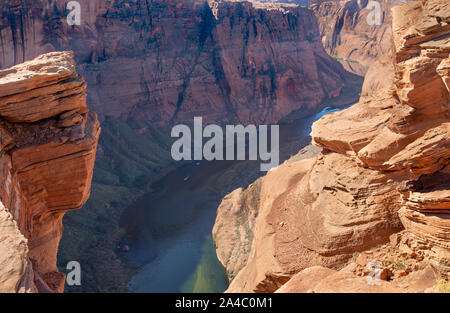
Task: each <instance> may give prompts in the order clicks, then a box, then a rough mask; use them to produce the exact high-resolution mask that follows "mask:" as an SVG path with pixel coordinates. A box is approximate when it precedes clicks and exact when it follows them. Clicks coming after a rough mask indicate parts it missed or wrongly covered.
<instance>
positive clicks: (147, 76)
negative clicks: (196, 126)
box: [0, 0, 349, 125]
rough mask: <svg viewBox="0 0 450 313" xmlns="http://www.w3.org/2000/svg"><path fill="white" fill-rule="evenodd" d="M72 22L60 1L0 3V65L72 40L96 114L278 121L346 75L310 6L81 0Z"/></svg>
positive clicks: (335, 89) (65, 46) (332, 91)
mask: <svg viewBox="0 0 450 313" xmlns="http://www.w3.org/2000/svg"><path fill="white" fill-rule="evenodd" d="M79 2H80V4H81V7H82V14H81V16H82V23H81V25H80V26H74V27H71V26H68V25H67V23H66V15H65V14H66V13H67V12H66V11H65V3H66V1H58V0H52V1H50V2H49V1H43V0H39V1H35V0H32V1H31V0H22V1H18V0H15V1H12V0H8V1H3V2H2V3H1V4H0V8H1V12H3V16H2V17H1V18H0V20H1V22H0V23H1V25H2V26H3V27H2V28H1V29H0V39H1V40H0V67H2V68H4V67H7V66H11V65H13V64H15V63H17V62H22V61H23V60H26V59H30V58H33V57H35V56H37V55H39V54H41V53H43V52H48V51H54V50H73V51H74V52H75V57H76V61H77V64H78V70H79V72H80V73H81V74H82V75H83V76H84V77H85V78H86V80H87V82H88V93H89V95H90V97H89V99H88V105H89V107H91V108H92V109H93V110H95V111H96V112H97V113H99V115H100V116H101V117H103V116H105V115H111V116H114V117H120V118H122V119H127V118H132V119H137V120H139V119H144V120H146V121H152V122H153V123H155V124H156V123H157V124H163V125H167V124H168V123H171V122H179V121H189V122H192V117H193V116H200V115H201V116H203V117H204V119H206V120H208V121H219V122H227V121H240V122H242V123H262V122H267V123H268V122H275V121H278V120H279V119H280V118H281V117H283V116H285V115H287V114H288V113H290V112H291V111H293V110H296V109H299V108H304V109H309V108H313V107H315V106H317V105H318V104H319V103H320V102H321V101H323V100H324V99H327V98H332V97H334V96H336V95H338V94H339V92H340V90H341V88H342V87H343V86H344V82H345V80H346V79H348V78H349V76H348V73H346V72H345V71H344V70H343V69H342V67H341V66H340V65H339V64H338V62H336V61H335V60H333V59H332V58H330V57H329V56H328V55H327V53H326V52H325V50H324V49H323V47H322V44H321V37H320V35H319V30H318V26H317V22H316V18H315V16H314V14H313V12H312V11H311V10H308V9H306V8H302V7H299V6H295V5H294V6H287V7H286V9H284V10H283V11H280V10H266V9H264V8H258V6H255V7H254V6H253V5H252V4H251V3H249V2H239V3H238V2H228V1H222V2H220V3H219V4H218V6H217V14H216V17H215V16H214V15H213V13H212V10H211V9H210V7H209V6H208V3H207V1H178V0H160V1H144V0H139V1H130V0H116V1H109V2H108V1H105V0H82V1H79Z"/></svg>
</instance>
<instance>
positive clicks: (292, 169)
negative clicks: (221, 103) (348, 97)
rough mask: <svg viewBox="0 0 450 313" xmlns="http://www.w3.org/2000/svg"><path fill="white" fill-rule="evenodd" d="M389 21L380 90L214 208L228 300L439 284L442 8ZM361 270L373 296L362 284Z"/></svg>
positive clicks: (435, 3)
mask: <svg viewBox="0 0 450 313" xmlns="http://www.w3.org/2000/svg"><path fill="white" fill-rule="evenodd" d="M392 14H393V23H392V33H393V51H394V56H393V60H391V62H385V63H383V64H384V66H385V68H384V69H385V70H386V71H385V73H391V74H389V75H392V77H390V78H387V80H388V81H392V84H390V85H385V86H384V87H383V88H377V89H372V90H370V88H367V89H366V92H367V93H366V94H364V95H362V97H361V99H360V102H359V103H358V104H355V105H354V106H352V107H350V108H348V109H346V110H344V111H341V112H336V113H332V114H328V115H326V116H324V117H323V118H321V119H320V120H319V121H317V122H316V123H314V125H313V128H312V134H311V136H312V139H313V144H314V145H315V146H316V148H313V146H311V147H308V148H307V149H305V150H302V151H301V152H300V153H299V154H298V155H297V156H295V157H293V158H291V160H289V161H287V162H285V163H284V164H282V165H280V166H279V167H278V168H276V169H273V170H272V171H271V172H269V173H268V174H267V176H265V177H263V178H261V179H260V180H258V181H257V182H255V183H254V184H252V185H251V186H250V187H248V188H247V189H245V190H242V189H239V190H236V191H234V192H233V193H231V194H230V195H228V196H226V197H225V198H224V200H223V202H222V203H221V205H220V207H219V208H218V213H217V219H216V223H215V226H214V230H213V236H214V241H215V244H216V247H217V254H218V257H219V260H220V261H221V262H222V264H223V265H224V266H225V268H226V269H227V272H228V274H229V277H230V279H231V280H232V281H231V284H230V287H229V289H228V291H229V292H274V291H276V290H278V289H279V292H306V291H312V292H404V291H411V292H423V291H439V290H438V289H436V288H437V287H436V281H438V280H439V279H440V278H447V279H448V278H449V273H450V266H449V265H450V237H449V229H450V206H449V204H450V201H449V199H450V185H449V184H450V175H449V173H450V172H449V166H450V165H449V163H450V139H449V138H450V136H449V135H450V96H449V90H450V85H449V82H450V79H449V64H450V63H449V62H450V59H449V53H450V5H449V3H448V1H446V0H422V1H415V2H411V3H408V4H405V5H402V6H397V7H394V8H393V10H392ZM388 67H391V69H389V68H388ZM367 79H371V78H370V77H368V78H367ZM365 84H366V85H370V84H369V83H368V82H367V81H366V83H365ZM314 149H318V150H319V151H321V152H318V150H314ZM313 152H315V153H313ZM314 154H315V156H313V155H314ZM371 261H376V262H378V264H379V265H377V266H379V267H380V271H381V273H380V278H381V280H382V281H381V282H380V284H379V285H370V284H368V283H367V281H366V278H367V277H364V276H367V275H368V274H369V273H371V270H368V269H367V265H368V264H369V263H370V262H371Z"/></svg>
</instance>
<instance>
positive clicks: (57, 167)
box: [0, 52, 100, 292]
mask: <svg viewBox="0 0 450 313" xmlns="http://www.w3.org/2000/svg"><path fill="white" fill-rule="evenodd" d="M74 116H75V117H74ZM68 119H70V123H67V122H65V123H64V125H62V124H61V122H62V121H67V120H68ZM99 133H100V127H99V123H98V121H97V116H96V114H95V113H93V112H90V111H89V110H88V109H87V107H86V83H85V82H84V80H83V78H82V77H81V76H79V75H78V74H77V72H76V70H75V62H74V60H73V54H72V53H71V52H53V53H49V54H45V55H42V56H40V57H38V58H36V59H34V60H32V61H29V62H25V63H23V64H20V65H17V66H14V67H12V68H9V69H6V70H2V71H0V142H1V155H0V177H1V178H2V179H1V182H0V198H1V202H2V203H3V205H4V206H5V207H6V209H5V208H3V205H2V206H0V208H1V210H0V214H1V218H0V221H1V222H0V224H1V231H0V236H2V240H0V242H1V244H2V247H1V248H0V249H1V250H2V253H0V254H1V256H2V258H4V257H5V256H7V257H6V259H2V260H1V261H0V262H1V264H2V266H1V269H0V281H1V283H0V288H5V289H4V291H10V292H14V291H31V292H32V291H36V290H37V291H40V292H50V291H62V290H63V289H64V282H65V275H64V274H62V273H60V272H58V269H57V267H56V256H57V250H58V245H59V240H60V238H61V235H62V231H63V225H62V218H63V216H64V213H65V212H66V211H68V210H73V209H79V208H81V206H82V205H83V204H84V203H85V202H86V200H87V199H88V197H89V194H90V184H91V179H92V173H93V167H94V160H95V153H96V147H97V141H98V137H99ZM3 239H4V240H3ZM4 250H5V253H3V251H4ZM5 281H6V283H5Z"/></svg>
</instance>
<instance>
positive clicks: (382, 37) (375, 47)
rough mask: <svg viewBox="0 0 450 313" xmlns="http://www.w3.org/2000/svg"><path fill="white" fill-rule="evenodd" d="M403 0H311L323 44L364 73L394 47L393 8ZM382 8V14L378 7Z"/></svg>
mask: <svg viewBox="0 0 450 313" xmlns="http://www.w3.org/2000/svg"><path fill="white" fill-rule="evenodd" d="M401 3H404V2H403V1H401V0H398V1H395V0H394V1H391V0H380V1H368V0H350V1H347V0H337V1H334V0H331V1H327V0H311V1H310V8H311V9H312V10H313V11H314V13H315V14H316V16H317V19H318V22H319V28H320V35H321V37H322V43H323V45H324V47H325V49H326V50H327V52H328V53H329V54H330V55H333V56H335V57H337V59H338V60H339V61H340V62H341V63H342V65H344V67H345V69H347V70H349V71H352V72H354V73H356V74H358V75H364V74H365V73H366V72H367V70H368V69H369V67H370V66H371V65H372V64H373V63H374V62H376V60H378V59H379V58H380V57H381V56H383V55H385V54H387V53H389V51H390V49H391V40H392V31H391V14H390V11H389V9H390V8H391V6H393V5H396V4H401ZM378 8H379V16H377V15H376V14H375V13H376V11H375V10H378Z"/></svg>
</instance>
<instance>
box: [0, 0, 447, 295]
mask: <svg viewBox="0 0 450 313" xmlns="http://www.w3.org/2000/svg"><path fill="white" fill-rule="evenodd" d="M397 2H401V3H403V2H406V1H387V0H383V1H380V2H379V3H380V4H381V13H382V16H381V24H380V25H368V24H367V16H368V14H369V13H370V11H369V10H368V9H367V8H366V6H367V4H368V1H366V0H361V1H356V0H350V1H319V0H317V1H315V0H311V1H308V2H307V1H295V0H292V1H290V0H286V1H249V2H241V1H234V0H222V1H217V0H210V1H200V0H192V1H177V0H156V1H145V0H114V1H106V0H79V3H80V4H81V8H82V12H81V18H82V22H81V25H79V26H69V25H68V24H67V23H66V16H67V13H68V11H67V9H66V7H65V5H66V2H65V1H58V0H49V1H44V0H38V1H36V0H7V1H2V2H1V3H0V9H1V11H0V12H1V15H0V69H2V70H0V147H1V150H0V151H1V157H0V173H1V175H3V180H2V181H1V183H0V198H1V202H2V204H0V228H1V229H2V231H1V232H0V292H55V291H56V292H62V291H63V290H64V281H65V275H64V274H63V273H61V272H59V271H58V268H59V270H61V269H62V268H63V267H65V265H66V263H67V262H69V261H72V260H74V259H76V260H77V261H80V262H81V263H82V264H83V285H82V286H81V287H79V288H77V287H71V288H66V291H67V289H69V291H90V292H92V291H103V292H117V291H128V286H127V283H128V282H129V281H130V277H132V276H133V275H135V273H136V269H135V268H134V267H133V265H130V264H129V263H128V262H127V261H125V259H127V258H128V259H129V260H130V259H131V260H132V259H133V258H134V259H139V257H142V256H140V255H138V254H139V252H140V251H139V249H136V248H135V247H134V246H131V249H132V250H131V251H129V250H130V246H129V245H127V244H126V243H127V242H126V241H125V243H124V241H123V240H124V233H126V231H127V230H124V228H126V227H125V226H124V225H123V224H121V223H122V222H123V221H121V219H122V220H123V216H125V217H127V215H128V216H130V214H132V213H134V212H136V211H139V210H142V211H145V212H146V213H145V214H147V215H144V216H149V217H151V218H153V217H154V216H157V217H158V216H166V215H170V214H173V216H178V217H179V218H180V219H181V218H182V217H183V218H184V217H185V215H182V214H178V213H176V212H174V213H172V211H171V210H172V209H173V205H172V206H170V203H169V204H168V203H167V201H168V200H167V199H170V195H168V198H162V199H160V198H158V195H159V194H158V192H159V190H157V189H153V187H154V183H155V182H161V181H162V184H163V186H165V185H164V184H166V185H169V186H172V185H173V186H177V185H176V184H179V183H180V182H179V178H180V177H181V180H183V178H186V177H187V176H186V175H188V174H185V169H184V168H181V169H180V170H179V171H178V172H177V171H176V170H175V169H176V167H177V166H179V165H175V164H174V162H173V160H172V159H171V157H170V146H171V143H172V140H171V138H170V136H169V134H170V127H171V126H173V125H175V124H178V123H189V122H192V120H193V117H194V116H202V117H203V119H204V120H205V122H207V123H213V122H214V123H219V124H225V123H241V124H263V123H278V122H280V120H281V121H283V120H284V119H286V118H288V119H291V120H292V121H298V120H301V119H302V118H305V117H306V118H308V117H310V116H313V115H314V114H316V113H317V112H319V111H320V110H321V109H323V108H324V107H326V106H328V105H330V103H333V104H334V105H335V106H338V107H341V108H342V107H344V106H345V107H346V106H348V105H350V104H353V103H354V102H353V101H354V100H353V99H354V98H355V96H357V97H358V98H359V102H358V103H357V104H355V105H353V106H352V107H350V108H348V109H346V110H343V111H340V112H336V113H331V114H327V115H326V116H324V117H323V118H322V119H320V120H319V121H317V122H316V123H314V125H313V128H312V132H311V137H312V144H311V145H308V146H307V147H306V148H304V149H302V150H301V151H299V152H298V153H292V147H297V150H295V152H297V151H298V147H299V146H300V145H303V144H304V142H303V139H304V138H303V137H302V139H301V140H297V139H298V138H297V137H295V136H294V138H296V140H297V141H296V142H289V143H286V147H280V148H281V149H286V151H285V152H286V155H287V157H286V158H284V159H287V158H288V156H289V155H292V156H291V158H289V160H287V161H286V162H285V163H283V164H282V165H280V166H279V167H277V168H275V169H273V170H271V171H270V172H269V173H268V174H267V175H266V176H264V177H261V178H258V179H257V180H256V181H255V182H254V183H252V184H250V186H248V187H247V188H239V189H236V190H234V191H232V192H231V193H229V194H228V195H225V197H224V198H223V200H222V203H221V204H220V206H219V208H218V211H217V216H216V223H215V225H214V229H213V240H214V244H215V248H216V249H217V251H216V252H217V257H218V259H219V261H220V262H221V263H222V265H223V266H224V268H225V269H226V272H227V276H228V279H229V281H230V285H229V288H228V290H227V291H228V292H355V291H356V292H361V291H362V292H380V291H381V292H404V291H411V292H423V291H439V285H438V284H437V281H439V280H440V279H441V280H442V279H443V278H447V279H448V273H449V271H450V263H449V262H450V261H449V260H450V247H449V239H450V238H449V236H448V233H449V232H448V230H449V228H450V224H449V216H450V211H449V210H450V208H449V206H448V204H449V197H450V195H449V179H448V177H449V168H448V167H449V165H448V164H449V159H448V158H449V155H450V153H449V149H450V144H449V140H448V137H449V132H450V130H449V127H450V126H449V88H450V87H449V82H450V78H449V68H450V63H449V52H450V47H449V37H450V35H449V32H450V29H449V25H450V21H449V16H450V12H449V5H448V3H447V2H448V1H445V0H421V1H408V3H407V4H403V5H401V6H395V7H394V5H396V4H398V3H397ZM391 9H392V11H391ZM391 12H392V13H391ZM65 50H70V51H73V53H72V52H55V51H65ZM362 75H365V80H364V85H363V86H362V90H361V83H362V80H361V78H360V76H362ZM359 93H360V94H359ZM347 94H348V97H347V98H348V99H345V98H346V96H347ZM337 99H340V100H339V101H338V102H336V101H337ZM342 99H344V100H342ZM345 100H347V101H345ZM349 101H350V102H349ZM333 107H334V106H333ZM88 108H89V109H88ZM90 110H92V111H94V112H96V113H97V114H98V118H97V114H96V113H93V112H92V111H90ZM99 121H100V122H101V124H102V136H101V137H99V134H100V124H99ZM305 123H306V122H305ZM305 125H306V124H305ZM296 131H298V129H297V128H296ZM302 131H304V129H302ZM300 141H301V143H300ZM97 143H98V149H97ZM287 144H289V149H288V147H287ZM97 150H98V151H97ZM94 162H95V171H93V168H94ZM189 166H190V167H189ZM196 166H198V165H195V164H191V165H188V167H189V168H190V169H192V168H194V170H195V168H196ZM199 168H201V169H204V168H206V170H209V171H210V172H208V173H211V175H209V176H210V177H209V178H210V181H211V182H210V181H207V182H206V183H205V182H204V183H203V185H202V184H200V183H198V184H196V183H195V179H196V178H195V177H196V176H192V177H188V179H190V182H189V183H188V184H184V185H188V186H184V185H183V187H180V188H179V189H180V190H179V191H180V192H179V194H177V195H175V196H174V199H175V200H176V201H178V202H179V203H182V202H183V199H190V198H189V197H190V196H191V197H193V198H195V196H196V195H195V194H187V195H186V194H183V192H185V191H186V190H187V192H192V190H190V188H191V187H192V188H193V190H196V189H195V188H197V189H198V190H201V192H203V197H204V198H206V200H205V201H207V202H208V208H209V207H211V206H212V205H211V203H213V205H217V204H216V203H215V201H216V200H215V197H217V195H221V193H222V192H223V191H224V190H227V192H228V191H230V190H229V189H230V186H234V187H233V189H235V188H237V187H236V186H242V185H243V184H244V183H245V186H247V184H248V183H249V180H250V181H251V180H254V179H255V178H256V177H254V176H255V175H254V173H253V172H251V171H250V166H247V165H245V166H244V165H238V166H236V167H234V168H232V170H227V169H226V170H222V169H218V168H214V167H213V166H212V167H209V168H208V166H206V167H204V165H203V164H201V165H200V167H199ZM174 170H175V171H174ZM221 170H222V171H221ZM169 173H171V174H169ZM239 174H240V175H241V176H243V175H244V176H245V177H241V179H237V178H236V177H239ZM189 175H191V174H189ZM197 175H199V174H198V173H197ZM200 176H201V175H200ZM161 178H162V180H161ZM200 178H201V177H199V178H198V179H200ZM91 180H92V196H91V197H90V198H89V193H90V190H91ZM235 180H237V181H235ZM191 183H192V184H191ZM156 185H157V184H156ZM225 185H226V187H223V186H225ZM194 187H195V188H194ZM202 188H203V189H202ZM233 189H231V190H233ZM169 190H170V189H169ZM198 190H197V191H198ZM148 194H151V197H148ZM205 195H206V196H205ZM166 196H167V195H166ZM155 197H156V201H155ZM88 198H89V200H88ZM148 199H150V201H154V205H155V206H156V210H154V211H152V212H148V208H149V206H148V202H149V200H148ZM211 199H213V200H211ZM197 200H198V199H197ZM139 201H141V202H142V201H143V202H144V204H145V205H144V206H142V207H133V205H130V204H133V203H139ZM184 201H186V200H184ZM198 201H200V200H198ZM202 201H203V200H202ZM195 203H196V202H193V204H194V205H192V208H190V207H189V208H188V209H187V210H186V211H187V212H188V213H189V212H190V211H192V212H194V213H193V214H194V215H195V214H197V213H196V211H195V210H196V209H197V207H200V208H202V209H203V210H204V211H205V208H204V207H206V205H203V204H199V205H198V206H197V205H195ZM81 207H83V209H82V210H77V209H80V208H81ZM213 209H214V212H213V213H215V207H214V208H213ZM72 210H74V211H73V212H69V213H67V214H66V212H67V211H72ZM124 212H125V214H124ZM188 213H186V219H187V220H189V219H192V216H190V215H189V216H188V215H187V214H188ZM153 215H154V216H153ZM210 215H211V212H210V211H208V212H205V214H204V215H203V216H204V219H209V218H210ZM63 217H64V223H63ZM211 219H213V217H211ZM140 220H142V221H144V219H141V216H140V215H136V216H134V220H132V221H131V223H130V224H127V225H126V226H127V227H128V228H135V229H134V231H135V232H138V230H139V231H141V229H138V228H137V227H136V225H138V223H139V222H141V223H142V221H140ZM167 220H168V222H167V221H165V220H164V221H159V220H158V221H155V222H154V225H152V227H150V228H149V227H147V228H145V229H143V232H144V233H145V232H147V233H148V232H151V231H155V232H157V233H158V234H157V235H158V236H161V233H165V232H167V229H171V228H170V227H172V228H173V227H174V225H175V226H176V227H177V229H178V230H181V229H182V228H183V227H185V226H186V225H185V221H184V220H183V221H179V220H178V219H171V218H170V217H169V218H168V219H167ZM166 222H167V223H166ZM133 223H135V224H133ZM164 223H166V224H167V225H169V226H170V227H169V228H167V225H166V224H164ZM63 224H64V228H65V229H66V230H65V231H64V235H63ZM193 225H196V224H193ZM208 225H209V224H208V221H206V222H204V223H203V224H202V225H197V226H198V227H197V226H196V228H198V229H201V230H202V231H203V229H204V228H208V227H209V226H208ZM193 233H195V232H193ZM126 234H127V235H128V233H126ZM202 235H203V233H202ZM193 236H194V235H193ZM195 236H196V235H195ZM143 237H144V236H143ZM141 239H142V240H143V239H146V238H141ZM153 239H154V238H151V240H153ZM202 239H204V238H202ZM128 240H129V239H128ZM60 242H61V243H60ZM202 243H203V241H202ZM164 244H165V243H164V242H162V243H160V245H161V246H163V245H164ZM196 244H197V243H196ZM183 247H187V245H184V246H183ZM195 247H196V248H198V249H199V250H200V248H201V246H200V247H197V246H195ZM153 248H155V249H156V248H158V244H156V243H155V244H154V245H152V246H151V247H150V248H149V247H147V246H144V247H143V248H142V249H143V251H145V253H147V254H151V253H153V251H152V249H153ZM186 255H189V253H186ZM144 256H145V257H148V256H147V255H144ZM195 257H197V256H195ZM193 260H194V259H192V260H191V259H189V260H186V262H185V263H186V264H188V263H192V262H193ZM373 260H375V261H377V262H378V263H379V264H380V266H381V267H382V272H381V283H380V285H378V286H370V285H368V284H367V281H366V277H365V276H367V275H368V274H371V270H369V269H368V268H367V266H368V264H369V263H370V262H371V261H373ZM216 261H217V260H216ZM137 263H138V262H137ZM150 265H151V264H150ZM167 272H169V271H167ZM174 275H175V274H174ZM138 276H139V275H138ZM177 279H179V277H178V278H177ZM146 280H147V278H146V277H145V276H140V281H138V282H137V283H136V282H135V289H136V290H146V289H145V288H148V284H146ZM142 281H144V283H142V284H143V285H139V284H140V283H141V282H142ZM166 283H167V285H170V284H171V283H173V282H164V285H166ZM154 285H155V286H156V287H157V288H161V286H162V285H161V283H158V282H156V283H155V284H154ZM132 287H133V286H132ZM170 287H172V286H170ZM139 288H141V289H139ZM152 288H153V285H152Z"/></svg>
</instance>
